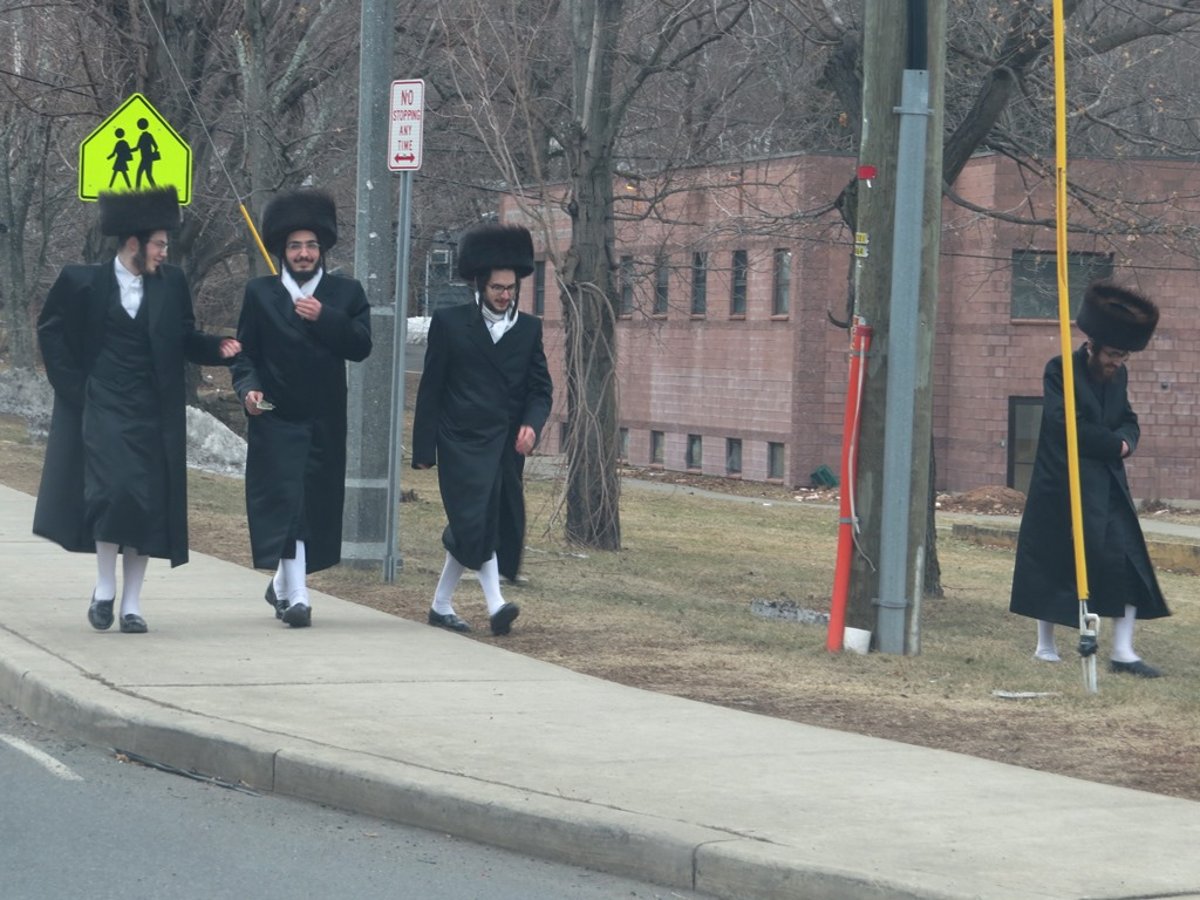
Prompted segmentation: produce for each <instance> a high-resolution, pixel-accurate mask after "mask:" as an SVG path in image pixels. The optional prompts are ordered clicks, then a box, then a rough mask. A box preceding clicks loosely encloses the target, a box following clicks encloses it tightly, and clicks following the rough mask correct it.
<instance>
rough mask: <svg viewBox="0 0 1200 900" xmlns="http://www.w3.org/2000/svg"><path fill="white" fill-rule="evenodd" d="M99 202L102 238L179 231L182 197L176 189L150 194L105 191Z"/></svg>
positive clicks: (171, 188) (149, 192)
mask: <svg viewBox="0 0 1200 900" xmlns="http://www.w3.org/2000/svg"><path fill="white" fill-rule="evenodd" d="M98 199H99V201H100V232H101V234H107V235H111V236H113V237H120V236H121V235H124V234H149V233H150V232H151V231H173V230H174V229H176V228H178V227H179V194H178V193H176V191H175V188H173V187H161V188H154V189H152V190H148V191H121V192H120V193H116V192H110V191H102V192H101V193H100V196H99V198H98Z"/></svg>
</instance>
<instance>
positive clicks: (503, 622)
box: [491, 603, 521, 635]
mask: <svg viewBox="0 0 1200 900" xmlns="http://www.w3.org/2000/svg"><path fill="white" fill-rule="evenodd" d="M520 614H521V607H519V606H517V604H515V603H505V604H504V605H503V606H502V607H500V608H499V609H498V610H496V612H495V613H493V614H492V617H491V625H492V634H497V635H499V634H508V633H509V632H510V631H512V623H513V619H515V618H516V617H517V616H519V615H520Z"/></svg>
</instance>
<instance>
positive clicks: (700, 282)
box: [692, 250, 708, 316]
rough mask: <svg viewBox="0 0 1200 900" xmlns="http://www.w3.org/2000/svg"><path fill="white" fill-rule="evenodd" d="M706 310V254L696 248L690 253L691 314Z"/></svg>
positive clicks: (699, 313) (702, 313) (703, 312)
mask: <svg viewBox="0 0 1200 900" xmlns="http://www.w3.org/2000/svg"><path fill="white" fill-rule="evenodd" d="M707 311H708V254H707V253H705V252H704V251H703V250H697V251H696V252H695V253H693V254H692V315H693V316H702V315H704V314H705V313H706V312H707Z"/></svg>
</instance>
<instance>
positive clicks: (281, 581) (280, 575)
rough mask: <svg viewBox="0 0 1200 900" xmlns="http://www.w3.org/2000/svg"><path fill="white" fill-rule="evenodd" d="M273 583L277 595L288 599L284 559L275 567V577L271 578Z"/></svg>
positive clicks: (282, 598)
mask: <svg viewBox="0 0 1200 900" xmlns="http://www.w3.org/2000/svg"><path fill="white" fill-rule="evenodd" d="M271 583H272V584H273V585H274V586H275V596H276V597H277V598H279V599H280V600H286V599H287V578H285V577H284V572H283V560H282V559H281V560H280V561H279V565H277V566H276V567H275V577H274V578H272V579H271Z"/></svg>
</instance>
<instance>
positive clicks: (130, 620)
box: [121, 613, 150, 634]
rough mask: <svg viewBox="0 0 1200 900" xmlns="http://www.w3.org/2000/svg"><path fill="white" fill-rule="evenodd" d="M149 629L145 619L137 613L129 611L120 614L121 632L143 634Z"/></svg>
mask: <svg viewBox="0 0 1200 900" xmlns="http://www.w3.org/2000/svg"><path fill="white" fill-rule="evenodd" d="M149 630H150V629H149V628H147V627H146V620H145V619H143V618H142V617H141V616H139V615H138V614H137V613H129V614H128V615H124V616H121V633H122V634H145V633H146V632H147V631H149Z"/></svg>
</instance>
